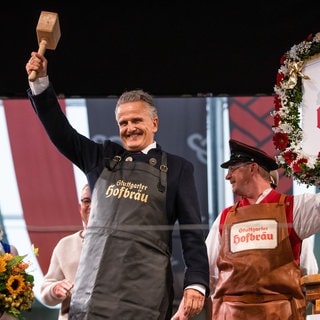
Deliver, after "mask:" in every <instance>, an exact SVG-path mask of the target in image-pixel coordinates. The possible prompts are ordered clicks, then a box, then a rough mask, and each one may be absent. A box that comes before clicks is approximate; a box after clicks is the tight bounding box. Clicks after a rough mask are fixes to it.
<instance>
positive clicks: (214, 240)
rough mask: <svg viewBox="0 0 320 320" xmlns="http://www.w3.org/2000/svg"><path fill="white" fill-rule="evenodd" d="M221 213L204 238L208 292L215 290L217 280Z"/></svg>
mask: <svg viewBox="0 0 320 320" xmlns="http://www.w3.org/2000/svg"><path fill="white" fill-rule="evenodd" d="M220 218H221V213H220V214H219V216H218V217H217V218H216V219H215V221H214V222H213V224H212V226H211V228H210V231H209V234H208V236H207V238H206V245H207V251H208V259H209V273H210V279H209V280H210V281H209V286H210V294H212V293H213V292H214V290H215V286H216V284H217V281H218V276H219V270H218V268H217V258H218V254H219V251H220V244H221V236H220V232H219V225H220Z"/></svg>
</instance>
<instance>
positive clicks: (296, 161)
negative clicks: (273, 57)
mask: <svg viewBox="0 0 320 320" xmlns="http://www.w3.org/2000/svg"><path fill="white" fill-rule="evenodd" d="M319 53H320V33H317V34H316V35H315V36H313V35H312V34H311V35H309V36H308V37H307V39H306V40H304V41H302V42H301V43H299V44H298V45H294V46H292V47H291V49H290V50H289V51H287V52H286V53H285V54H284V55H283V56H282V57H281V60H280V68H279V70H278V73H277V80H276V84H275V86H274V93H275V96H274V111H273V112H272V116H273V126H272V130H273V132H274V135H273V144H274V146H275V148H276V149H277V150H278V151H279V154H278V155H277V157H276V160H277V163H278V165H279V167H280V168H283V169H284V174H285V175H286V176H288V177H292V178H293V179H295V180H297V181H298V182H300V183H305V184H306V185H307V186H310V185H315V186H320V154H318V155H317V156H312V155H308V154H307V153H305V152H304V151H303V149H302V145H301V143H302V129H301V126H300V123H301V116H300V114H301V102H302V96H303V92H302V79H309V78H308V76H306V75H304V74H303V73H302V69H303V66H304V64H305V62H306V61H307V60H308V59H310V58H311V57H313V56H315V55H317V54H319ZM319 139H320V137H319Z"/></svg>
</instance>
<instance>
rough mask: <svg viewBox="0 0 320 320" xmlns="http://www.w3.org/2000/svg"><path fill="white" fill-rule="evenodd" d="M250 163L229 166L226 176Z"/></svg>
mask: <svg viewBox="0 0 320 320" xmlns="http://www.w3.org/2000/svg"><path fill="white" fill-rule="evenodd" d="M251 163H252V162H245V163H239V164H236V165H234V166H229V167H228V174H231V173H233V172H234V171H235V170H237V169H239V168H242V167H245V166H247V165H249V164H251Z"/></svg>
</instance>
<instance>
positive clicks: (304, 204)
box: [293, 193, 320, 240]
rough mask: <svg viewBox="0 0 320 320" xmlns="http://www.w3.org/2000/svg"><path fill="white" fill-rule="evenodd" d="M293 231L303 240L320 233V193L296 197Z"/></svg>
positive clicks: (294, 200) (294, 201) (294, 199)
mask: <svg viewBox="0 0 320 320" xmlns="http://www.w3.org/2000/svg"><path fill="white" fill-rule="evenodd" d="M293 229H294V230H295V232H296V234H297V235H298V236H299V238H300V239H302V240H303V239H306V238H308V237H310V236H311V235H313V234H315V233H318V232H319V231H320V193H316V194H310V193H304V194H300V195H296V196H294V198H293Z"/></svg>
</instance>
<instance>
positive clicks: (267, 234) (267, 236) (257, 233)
mask: <svg viewBox="0 0 320 320" xmlns="http://www.w3.org/2000/svg"><path fill="white" fill-rule="evenodd" d="M277 239H278V237H277V222H276V221H275V220H253V221H246V222H243V223H236V224H234V225H233V226H232V227H231V231H230V249H231V252H233V253H235V252H240V251H244V250H252V249H274V248H276V246H277Z"/></svg>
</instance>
